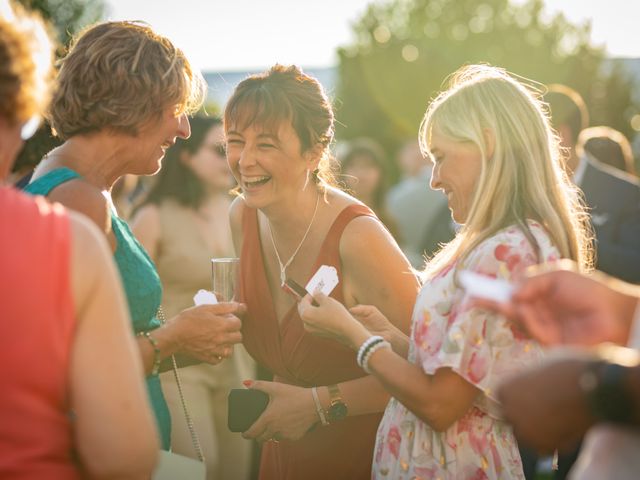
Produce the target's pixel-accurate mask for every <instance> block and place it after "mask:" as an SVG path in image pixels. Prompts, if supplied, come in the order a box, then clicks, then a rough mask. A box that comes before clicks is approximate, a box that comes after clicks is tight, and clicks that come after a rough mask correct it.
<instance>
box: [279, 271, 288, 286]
mask: <svg viewBox="0 0 640 480" xmlns="http://www.w3.org/2000/svg"><path fill="white" fill-rule="evenodd" d="M286 282H287V274H286V272H285V270H284V268H281V269H280V287H281V288H282V287H284V286H285V284H286Z"/></svg>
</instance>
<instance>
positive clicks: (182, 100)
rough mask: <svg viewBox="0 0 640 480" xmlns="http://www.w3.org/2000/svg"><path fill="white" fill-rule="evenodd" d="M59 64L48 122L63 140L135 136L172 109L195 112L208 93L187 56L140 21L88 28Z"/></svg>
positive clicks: (112, 23) (110, 23) (100, 24)
mask: <svg viewBox="0 0 640 480" xmlns="http://www.w3.org/2000/svg"><path fill="white" fill-rule="evenodd" d="M61 65H62V66H61V69H60V73H59V75H58V86H57V88H56V91H55V92H54V96H53V100H52V103H51V108H50V113H49V117H50V121H51V125H52V127H53V128H54V130H55V131H56V133H57V134H58V135H59V136H60V137H62V138H63V139H67V138H69V137H72V136H73V135H76V134H81V133H88V132H92V131H98V130H101V129H103V128H108V129H114V130H116V131H119V132H123V133H127V134H130V135H136V134H137V133H138V128H139V127H140V126H141V125H142V124H144V123H145V122H147V121H150V120H153V119H154V118H156V117H158V116H159V115H160V114H161V113H162V111H163V110H164V109H166V108H168V107H170V106H173V105H177V107H178V112H180V113H182V112H189V113H192V112H195V111H196V110H197V109H198V108H200V106H201V105H202V102H203V100H204V96H205V92H206V84H205V82H204V79H203V78H202V74H201V73H200V72H198V71H197V70H194V69H193V68H192V67H191V64H190V63H189V61H188V60H187V58H186V57H185V55H184V53H183V52H182V51H181V50H180V49H179V48H177V47H175V46H174V45H173V43H171V41H170V40H169V39H168V38H166V37H164V36H162V35H159V34H157V33H156V32H154V31H153V30H152V29H151V27H149V26H148V25H146V24H144V23H142V22H105V23H99V24H97V25H94V26H92V27H89V28H88V29H86V30H84V31H83V32H82V33H80V34H79V36H78V37H76V38H75V39H74V41H73V43H72V46H71V48H70V50H69V53H68V54H67V56H66V57H65V58H64V59H63V60H62V61H61Z"/></svg>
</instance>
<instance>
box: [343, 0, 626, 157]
mask: <svg viewBox="0 0 640 480" xmlns="http://www.w3.org/2000/svg"><path fill="white" fill-rule="evenodd" d="M590 28H591V27H590V24H589V23H584V24H581V25H574V24H572V23H570V22H568V21H567V20H566V19H565V18H564V16H562V15H561V14H558V15H556V16H553V17H551V16H549V15H548V14H546V13H545V11H544V3H543V1H542V0H528V1H526V2H525V3H518V4H515V3H512V2H510V0H482V1H478V0H390V1H386V2H384V3H373V4H371V5H370V6H369V7H368V9H367V10H366V12H365V13H364V14H363V16H362V17H361V18H360V19H359V20H358V21H357V22H356V23H355V24H354V25H353V31H354V34H355V41H354V42H353V44H352V45H348V46H345V47H343V48H341V49H340V50H339V52H338V54H339V58H340V64H339V72H338V86H337V93H338V97H339V99H340V101H341V102H342V103H341V105H340V107H339V109H338V120H339V121H340V124H341V127H340V128H339V131H338V136H339V138H344V139H348V138H354V137H358V136H371V137H373V138H375V139H377V140H379V141H380V142H381V143H383V144H384V145H385V147H386V148H387V149H388V151H390V152H391V151H394V150H395V148H396V147H397V146H398V145H399V143H400V142H402V141H403V140H405V139H406V138H408V137H414V138H415V136H416V134H417V131H418V126H419V123H420V120H421V117H422V115H423V114H424V111H425V109H426V106H427V104H428V102H429V100H430V99H432V98H433V97H434V96H435V94H436V93H437V92H438V91H439V90H441V89H442V87H443V86H444V81H445V79H446V77H447V76H448V75H449V74H451V73H452V72H453V71H455V70H456V69H457V68H459V67H460V66H462V65H464V64H469V63H477V62H483V63H489V64H492V65H497V66H501V67H504V68H506V69H507V70H509V71H511V72H513V73H515V74H517V75H520V76H523V77H526V78H529V79H533V80H535V82H540V83H542V84H549V83H564V84H566V85H569V86H571V87H573V88H575V89H576V90H577V91H578V92H580V93H581V94H582V95H584V97H585V99H586V100H587V103H589V104H594V106H595V105H597V108H596V109H595V110H594V111H593V112H592V123H593V124H595V123H607V124H610V125H612V126H614V127H616V128H618V129H620V130H622V131H624V132H626V133H630V129H629V127H628V121H626V122H625V120H624V119H623V116H624V114H623V112H624V111H625V110H628V108H629V105H628V104H627V105H626V106H622V105H620V104H618V103H620V102H621V103H626V102H630V96H629V89H630V85H629V83H628V81H627V80H626V77H625V74H624V72H623V71H621V70H620V69H616V68H610V69H608V71H607V72H602V69H601V68H600V67H601V64H602V61H603V57H604V52H603V50H602V48H599V47H595V46H593V45H591V42H590ZM610 89H615V90H616V98H618V99H620V102H616V104H615V105H611V107H609V106H608V105H607V102H603V101H601V99H603V98H606V97H608V96H609V95H610V93H611V92H610ZM627 114H628V112H627ZM623 125H626V128H621V126H623Z"/></svg>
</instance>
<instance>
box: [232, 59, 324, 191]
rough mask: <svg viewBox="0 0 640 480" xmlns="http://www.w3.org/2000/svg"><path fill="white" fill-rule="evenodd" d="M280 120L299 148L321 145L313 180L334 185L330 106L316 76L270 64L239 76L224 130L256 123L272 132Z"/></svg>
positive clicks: (305, 148)
mask: <svg viewBox="0 0 640 480" xmlns="http://www.w3.org/2000/svg"><path fill="white" fill-rule="evenodd" d="M283 122H290V123H291V125H292V126H293V129H294V130H295V132H296V134H297V135H298V138H299V139H300V144H301V147H302V152H306V151H307V150H309V149H310V148H313V147H315V146H317V145H318V144H320V145H322V146H323V153H322V159H321V160H320V164H319V166H318V170H317V171H316V172H314V174H315V175H314V176H315V178H316V180H322V181H324V182H325V183H327V184H329V185H335V180H334V174H333V170H334V168H335V167H334V166H333V162H332V158H331V156H330V155H329V151H328V149H329V144H330V143H331V141H332V140H333V135H334V116H333V109H332V108H331V103H330V102H329V99H328V98H327V95H326V94H325V92H324V89H323V88H322V86H321V85H320V83H319V82H318V80H316V79H315V78H313V77H311V76H309V75H307V74H306V73H304V72H303V71H302V69H300V67H297V66H295V65H291V66H283V65H274V66H273V67H271V68H270V69H269V70H268V71H266V72H264V73H261V74H258V75H252V76H250V77H249V78H247V79H245V80H243V81H242V82H240V83H239V84H238V86H237V87H236V89H235V90H234V92H233V95H232V96H231V98H230V99H229V101H228V102H227V106H226V108H225V111H224V125H225V130H228V129H229V128H230V126H231V125H236V127H237V128H239V129H240V130H243V129H245V128H246V127H248V126H249V125H251V124H257V125H260V126H261V127H262V128H265V129H267V130H269V131H272V132H273V131H277V128H278V127H279V126H280V125H281V124H282V123H283Z"/></svg>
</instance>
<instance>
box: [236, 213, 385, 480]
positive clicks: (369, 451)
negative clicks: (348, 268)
mask: <svg viewBox="0 0 640 480" xmlns="http://www.w3.org/2000/svg"><path fill="white" fill-rule="evenodd" d="M363 215H366V216H374V214H373V212H372V211H371V210H370V209H369V208H367V207H365V206H361V205H350V206H348V207H346V208H345V209H344V210H343V211H342V212H341V213H340V214H339V215H338V217H337V218H336V220H335V222H334V223H333V225H332V226H331V228H330V230H329V233H328V234H327V237H326V238H325V240H324V243H323V244H322V247H321V249H320V253H319V255H318V257H317V259H316V261H315V263H314V266H313V267H312V269H311V275H312V274H313V273H315V272H316V270H317V269H318V268H319V267H320V266H321V265H331V266H334V267H335V268H336V269H337V271H338V277H339V278H340V279H341V278H342V272H341V261H340V255H339V245H340V237H341V236H342V232H343V231H344V228H345V227H346V225H347V224H348V223H349V222H350V221H351V220H353V219H354V218H356V217H359V216H363ZM242 228H243V246H242V252H241V256H240V280H239V299H240V301H242V302H244V303H246V305H247V308H248V312H247V315H246V317H245V318H244V321H243V324H242V334H243V338H244V345H245V347H246V349H247V350H248V352H249V353H250V354H251V355H252V356H253V358H254V359H255V360H256V361H258V362H259V363H261V364H262V365H263V366H264V367H266V368H267V369H268V370H270V371H271V372H272V373H273V374H274V379H273V380H274V381H276V382H282V383H287V384H291V385H299V386H302V387H312V386H321V385H330V384H334V383H339V382H344V381H346V380H352V379H354V378H358V377H362V376H364V375H365V373H364V371H363V370H362V369H361V368H360V367H358V365H357V363H356V355H355V353H354V352H353V351H352V350H350V349H348V348H347V347H345V346H343V345H341V344H340V343H338V342H336V341H333V340H329V339H324V338H320V337H317V336H315V335H312V334H310V333H307V332H305V330H304V327H303V325H302V320H301V319H300V316H299V315H298V310H297V308H296V306H295V305H294V306H293V307H292V308H291V309H290V310H289V311H288V312H287V313H286V315H285V317H284V318H283V319H282V321H281V322H280V324H279V323H278V319H277V318H276V314H275V309H274V306H273V304H272V300H271V295H270V291H269V285H268V282H267V277H266V273H265V268H264V259H263V256H262V249H261V247H260V238H259V233H258V217H257V210H255V209H251V208H247V207H245V211H244V215H243V220H242ZM301 280H302V279H301ZM308 280H309V279H304V282H301V283H302V284H303V285H304V284H306V282H307V281H308ZM340 285H341V284H339V285H338V287H337V288H336V289H335V290H334V291H333V293H332V294H331V296H332V297H333V298H335V299H336V300H338V301H340V302H343V301H344V300H343V295H342V289H341V288H340ZM381 418H382V414H372V415H358V416H354V417H347V418H345V419H344V420H342V421H341V422H338V423H335V424H333V425H329V426H326V427H322V426H320V425H316V427H315V428H314V429H312V430H311V431H310V432H308V433H307V434H306V435H305V436H304V437H303V438H302V439H300V440H298V441H295V442H288V441H281V442H278V443H274V442H268V443H265V444H264V447H263V450H262V459H261V463H260V479H261V480H271V479H273V480H276V479H278V480H283V479H286V480H294V479H295V480H299V479H304V480H313V479H318V480H320V479H322V480H328V479H331V480H339V479H344V480H359V479H370V478H371V464H372V460H373V447H374V444H375V436H376V431H377V429H378V424H379V423H380V419H381Z"/></svg>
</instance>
